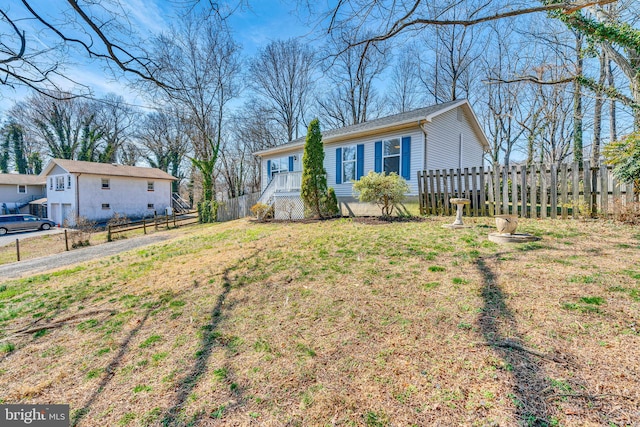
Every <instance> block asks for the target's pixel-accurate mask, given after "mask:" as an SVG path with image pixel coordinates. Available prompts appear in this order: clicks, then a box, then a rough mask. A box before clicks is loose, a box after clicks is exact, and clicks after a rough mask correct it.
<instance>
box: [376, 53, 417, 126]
mask: <svg viewBox="0 0 640 427" xmlns="http://www.w3.org/2000/svg"><path fill="white" fill-rule="evenodd" d="M417 52H418V47H417V46H416V45H411V46H409V47H408V48H405V49H402V50H401V51H400V53H399V54H398V57H397V58H396V62H395V66H394V67H393V71H392V72H391V79H390V83H389V86H388V91H387V93H386V95H385V104H386V105H387V107H388V109H389V110H390V111H388V112H389V113H391V114H395V113H404V112H405V111H410V110H413V109H415V108H418V107H419V106H421V105H420V104H421V103H422V102H423V99H424V96H422V95H421V90H420V86H421V85H420V77H419V76H418V73H419V69H420V60H419V59H418V56H417Z"/></svg>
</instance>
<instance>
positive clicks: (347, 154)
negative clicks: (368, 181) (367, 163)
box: [342, 145, 357, 183]
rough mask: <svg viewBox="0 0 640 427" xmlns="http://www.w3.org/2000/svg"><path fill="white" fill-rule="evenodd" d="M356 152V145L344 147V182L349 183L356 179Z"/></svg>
mask: <svg viewBox="0 0 640 427" xmlns="http://www.w3.org/2000/svg"><path fill="white" fill-rule="evenodd" d="M356 153H357V150H356V146H355V145H350V146H348V147H344V148H343V149H342V182H345V183H347V182H351V181H352V180H353V181H355V179H356V158H357V155H356Z"/></svg>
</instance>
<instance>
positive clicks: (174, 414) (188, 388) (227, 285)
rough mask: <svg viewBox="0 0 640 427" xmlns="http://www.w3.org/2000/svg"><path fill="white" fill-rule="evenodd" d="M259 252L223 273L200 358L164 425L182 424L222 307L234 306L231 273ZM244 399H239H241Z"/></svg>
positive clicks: (213, 341)
mask: <svg viewBox="0 0 640 427" xmlns="http://www.w3.org/2000/svg"><path fill="white" fill-rule="evenodd" d="M257 254H258V252H257V251H256V252H255V253H253V254H252V255H251V256H249V257H246V258H243V259H241V260H240V261H239V262H238V263H236V264H235V265H232V266H230V267H227V268H226V269H225V270H224V273H223V275H222V280H223V283H222V286H223V291H222V293H221V294H220V295H218V300H217V301H216V304H215V305H214V307H213V309H212V310H211V319H210V322H209V323H207V324H206V325H204V326H203V328H202V329H203V334H202V340H201V342H200V348H199V349H198V351H197V352H196V354H197V355H198V358H197V360H196V362H195V363H194V365H193V367H192V368H191V371H190V372H189V373H188V374H187V375H185V377H184V379H183V380H182V381H181V382H180V385H179V386H178V389H179V390H180V391H179V393H178V395H177V396H176V398H175V404H174V405H173V406H172V407H171V408H170V409H169V410H168V411H167V413H166V415H165V416H164V418H163V419H162V421H161V423H160V424H161V425H163V426H172V425H182V415H181V412H182V409H183V406H184V404H185V402H186V401H187V399H188V397H189V395H190V394H191V392H192V391H193V389H194V388H195V387H196V386H197V385H198V382H199V381H200V379H201V378H202V375H203V374H204V373H205V372H206V370H207V366H208V365H209V359H210V358H211V353H212V352H213V347H214V345H215V344H216V342H219V339H218V338H219V335H218V334H217V333H216V329H217V327H218V325H219V324H220V322H221V321H222V320H223V316H222V308H223V307H224V308H226V309H227V311H228V310H229V309H230V308H232V306H229V305H228V304H226V305H225V300H226V299H227V296H228V295H229V292H231V289H232V288H233V284H232V282H231V279H230V278H229V273H231V272H232V271H233V270H235V269H236V268H238V267H239V266H240V265H241V264H242V263H246V262H247V261H248V260H250V259H251V258H253V257H255V256H256V255H257ZM234 392H235V394H236V395H241V394H242V391H241V389H239V388H235V389H234ZM241 400H242V399H238V401H241ZM203 416H204V414H203V413H199V414H196V415H195V417H194V418H193V419H191V420H190V425H195V424H197V423H198V421H199V420H200V418H202V417H203Z"/></svg>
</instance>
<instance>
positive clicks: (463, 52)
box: [420, 25, 486, 103]
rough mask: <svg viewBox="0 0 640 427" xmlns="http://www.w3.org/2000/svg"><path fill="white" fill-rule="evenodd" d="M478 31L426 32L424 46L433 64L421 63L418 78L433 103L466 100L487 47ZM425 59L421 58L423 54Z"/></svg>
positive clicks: (457, 28) (455, 28) (447, 29)
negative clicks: (476, 65)
mask: <svg viewBox="0 0 640 427" xmlns="http://www.w3.org/2000/svg"><path fill="white" fill-rule="evenodd" d="M479 32H480V30H479V29H476V28H474V27H464V26H455V25H454V26H445V27H435V28H433V29H432V31H426V32H425V33H426V34H425V37H424V40H425V43H426V45H427V46H428V47H429V48H430V49H429V50H425V52H432V53H433V57H432V61H429V60H423V61H420V78H421V80H422V82H423V84H424V87H425V89H426V90H427V91H428V92H429V93H430V94H431V96H432V97H433V99H434V101H435V102H436V103H440V102H447V101H453V100H455V99H458V98H469V96H470V93H471V89H472V88H471V86H472V83H473V82H474V81H475V80H476V79H474V74H475V70H474V64H475V62H476V60H477V59H478V58H480V57H481V56H482V55H483V54H485V55H486V49H485V48H486V43H481V40H483V39H486V37H480V36H478V33H479ZM423 56H424V54H423Z"/></svg>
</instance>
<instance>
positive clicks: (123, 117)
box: [96, 93, 140, 164]
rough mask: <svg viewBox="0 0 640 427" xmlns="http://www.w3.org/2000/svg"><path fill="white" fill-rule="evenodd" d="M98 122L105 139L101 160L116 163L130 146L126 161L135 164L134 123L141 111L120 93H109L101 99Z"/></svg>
mask: <svg viewBox="0 0 640 427" xmlns="http://www.w3.org/2000/svg"><path fill="white" fill-rule="evenodd" d="M99 103H100V105H99V108H98V110H97V116H96V123H97V124H98V126H99V127H100V133H101V136H102V140H103V148H102V152H101V153H100V156H99V161H100V162H102V163H116V162H117V161H118V160H121V159H122V156H123V154H124V153H123V150H124V148H125V147H128V150H127V155H126V157H127V159H126V161H127V162H129V163H131V162H132V161H133V163H134V164H135V160H134V159H133V158H132V156H133V154H135V152H136V151H135V150H133V149H132V147H133V142H132V136H133V132H134V125H135V123H136V122H137V120H138V116H139V114H140V112H139V111H137V110H136V109H134V108H133V107H131V106H130V105H127V104H126V103H125V102H124V99H123V98H122V96H120V95H116V94H114V93H111V94H107V95H106V96H105V97H104V98H102V99H100V100H99Z"/></svg>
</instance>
